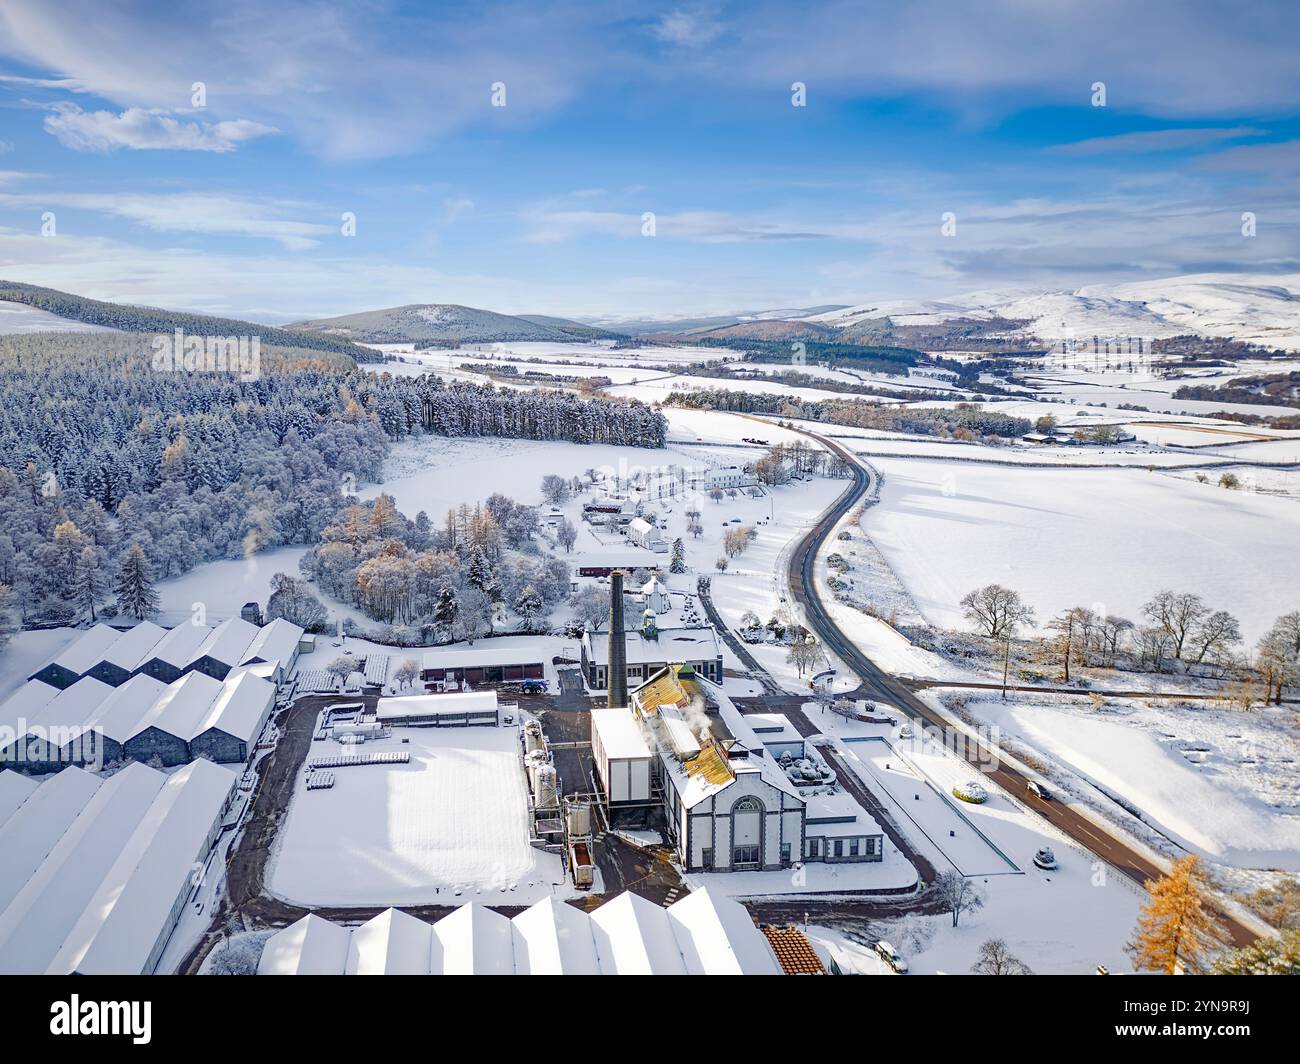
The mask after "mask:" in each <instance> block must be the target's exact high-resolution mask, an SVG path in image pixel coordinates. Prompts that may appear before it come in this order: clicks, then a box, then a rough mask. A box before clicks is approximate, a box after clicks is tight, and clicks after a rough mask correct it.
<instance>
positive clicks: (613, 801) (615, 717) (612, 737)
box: [591, 708, 654, 807]
mask: <svg viewBox="0 0 1300 1064" xmlns="http://www.w3.org/2000/svg"><path fill="white" fill-rule="evenodd" d="M591 753H592V757H593V758H594V760H595V762H596V771H597V773H598V774H599V775H600V778H601V780H602V781H603V782H604V785H605V797H606V801H607V802H608V804H609V805H610V806H611V807H617V806H627V805H645V804H646V803H648V802H649V801H650V772H651V764H652V762H653V760H654V754H653V753H652V752H651V750H650V745H649V743H647V742H646V740H645V736H644V735H643V734H642V733H641V727H640V725H639V724H638V723H637V721H636V718H634V717H633V716H632V714H631V713H629V712H628V711H627V710H626V709H625V708H615V709H593V710H592V711H591Z"/></svg>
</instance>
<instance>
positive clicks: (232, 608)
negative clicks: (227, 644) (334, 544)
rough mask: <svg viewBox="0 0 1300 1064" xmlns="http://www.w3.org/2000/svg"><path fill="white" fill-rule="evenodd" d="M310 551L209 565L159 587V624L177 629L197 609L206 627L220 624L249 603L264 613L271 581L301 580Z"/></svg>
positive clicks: (290, 550)
mask: <svg viewBox="0 0 1300 1064" xmlns="http://www.w3.org/2000/svg"><path fill="white" fill-rule="evenodd" d="M306 553H307V548H306V547H277V548H276V549H275V550H269V551H263V552H262V553H260V554H253V555H250V556H249V557H247V558H242V559H239V560H238V561H218V562H205V563H204V564H203V565H199V566H196V567H195V568H193V569H191V570H190V571H189V572H188V573H185V574H184V575H183V576H177V577H174V578H172V579H170V580H162V581H159V583H158V595H159V600H160V602H159V606H160V612H159V614H158V616H157V617H155V618H154V620H156V621H157V622H158V623H159V624H161V625H164V626H173V625H177V624H181V623H182V622H184V621H188V620H189V619H190V618H191V617H192V616H193V615H194V612H195V610H196V609H202V610H203V612H204V614H205V617H206V619H205V621H204V623H207V624H216V623H217V622H218V621H224V620H226V619H228V618H230V617H238V616H239V611H240V609H241V608H242V607H243V605H244V603H246V602H256V603H257V604H258V605H259V606H260V607H262V608H263V609H265V608H266V600H267V599H268V598H269V597H270V595H271V577H272V576H274V575H275V574H276V573H287V574H288V575H289V576H301V575H302V574H301V573H299V572H298V561H299V559H301V558H302V556H303V555H304V554H306Z"/></svg>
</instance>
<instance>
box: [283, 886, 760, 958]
mask: <svg viewBox="0 0 1300 1064" xmlns="http://www.w3.org/2000/svg"><path fill="white" fill-rule="evenodd" d="M258 974H259V975H302V974H313V975H344V974H348V975H352V974H384V975H415V974H419V975H511V974H513V975H780V974H781V967H780V965H779V964H778V963H777V960H776V955H775V954H774V953H773V952H772V949H771V947H770V946H769V945H768V941H767V939H766V938H765V937H764V935H763V934H762V932H761V931H759V929H758V928H757V927H755V926H754V923H753V921H752V920H751V919H750V917H749V914H748V913H747V912H746V911H745V908H744V906H742V905H741V904H740V903H739V902H737V901H733V900H732V899H731V898H726V897H721V896H718V895H715V894H714V893H713V892H711V891H709V890H699V891H696V892H695V893H693V894H691V895H689V896H688V897H685V898H682V899H680V900H679V901H676V902H674V903H673V904H672V905H670V906H668V908H667V909H664V908H661V907H659V906H658V905H655V904H654V903H652V902H649V901H646V900H645V899H644V898H642V897H640V896H638V895H635V894H631V893H625V894H621V895H619V896H618V897H617V898H615V899H614V900H613V901H610V902H608V903H606V904H605V905H602V906H601V907H600V908H598V909H597V910H596V911H595V912H593V913H591V914H587V913H585V912H583V911H582V910H581V909H578V908H575V907H574V906H571V905H566V904H564V903H563V902H560V901H557V900H555V899H554V898H546V899H544V900H542V901H539V902H537V903H536V904H535V905H532V906H530V907H529V908H528V909H526V910H524V911H523V912H522V913H520V914H519V915H517V916H516V917H514V919H508V918H507V917H505V916H502V915H501V914H500V913H497V912H494V911H493V910H491V909H488V908H486V907H484V906H483V905H480V904H479V903H477V902H469V903H467V904H465V905H462V906H461V907H460V908H459V909H457V910H456V911H455V912H453V913H451V914H450V915H449V916H445V917H443V918H442V919H441V920H438V921H436V922H435V923H433V924H427V923H425V922H424V921H422V920H419V919H417V918H415V917H413V916H409V915H407V914H405V913H402V912H398V911H396V910H394V909H389V910H387V911H385V912H383V913H380V914H379V915H378V916H376V917H374V918H373V919H371V920H369V921H367V922H366V923H364V924H362V925H361V926H360V927H357V928H354V929H352V930H349V929H347V928H345V927H340V926H338V925H337V924H333V923H331V922H329V921H327V920H323V919H321V918H320V917H318V916H315V915H308V916H304V917H303V918H302V919H301V920H299V921H298V922H297V923H294V924H290V925H289V926H288V927H286V928H285V929H284V930H283V931H279V932H277V933H276V934H275V935H273V936H271V938H270V939H269V940H268V941H267V943H266V947H265V948H264V949H263V951H262V959H261V962H260V964H259V966H258Z"/></svg>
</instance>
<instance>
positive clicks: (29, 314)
mask: <svg viewBox="0 0 1300 1064" xmlns="http://www.w3.org/2000/svg"><path fill="white" fill-rule="evenodd" d="M116 331H117V330H115V329H109V328H106V327H104V326H102V325H87V324H86V323H85V322H81V321H73V320H72V319H70V318H60V317H59V316H58V315H57V314H51V313H50V312H49V311H48V310H39V309H38V308H36V307H29V306H28V305H27V304H26V303H11V302H9V301H8V300H0V336H12V335H14V334H21V333H40V332H78V333H83V332H116Z"/></svg>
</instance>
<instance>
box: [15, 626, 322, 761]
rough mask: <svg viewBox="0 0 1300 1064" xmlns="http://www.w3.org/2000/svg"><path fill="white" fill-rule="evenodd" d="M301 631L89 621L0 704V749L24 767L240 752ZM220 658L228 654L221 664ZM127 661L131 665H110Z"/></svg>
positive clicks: (229, 757)
mask: <svg viewBox="0 0 1300 1064" xmlns="http://www.w3.org/2000/svg"><path fill="white" fill-rule="evenodd" d="M241 625H242V626H243V627H242V628H241V627H238V626H241ZM101 629H102V630H103V631H101ZM104 631H107V632H112V633H113V636H114V638H113V639H112V640H111V641H108V640H106V638H105V637H104V634H103V632H104ZM178 633H179V635H178ZM245 637H247V639H246V640H245ZM301 637H302V629H300V628H298V627H297V626H296V625H292V624H289V623H288V622H286V621H283V620H276V621H272V622H271V623H270V624H268V625H265V626H264V627H263V628H261V629H258V628H257V627H256V626H254V625H250V624H248V623H247V622H246V621H237V622H226V623H225V624H224V625H219V626H218V627H217V628H215V629H213V628H207V627H204V626H195V625H188V624H187V625H182V626H180V627H178V628H174V629H172V631H170V632H167V631H165V630H164V629H162V628H159V627H158V626H157V625H152V624H149V623H147V622H146V623H145V624H141V625H137V626H136V627H135V628H132V629H131V630H129V631H127V632H124V633H123V632H115V631H114V630H113V629H110V628H106V626H104V625H98V626H96V628H92V629H90V630H89V631H88V632H86V633H84V634H83V635H82V636H81V638H80V639H78V640H77V641H75V642H74V643H73V644H72V645H71V647H69V648H68V649H66V650H65V651H63V652H61V653H60V654H59V655H58V657H57V658H56V659H55V660H54V661H52V662H50V663H49V664H48V665H46V666H45V667H44V668H42V669H41V670H39V671H38V672H37V673H36V674H35V677H44V678H43V679H41V678H33V679H31V680H29V681H28V682H27V683H26V684H25V685H24V686H23V687H21V688H19V689H18V690H17V691H15V692H14V693H13V694H12V695H10V696H9V698H7V699H6V700H5V701H4V702H3V703H2V704H0V757H3V759H4V763H5V764H8V765H10V766H12V767H15V768H24V769H26V770H28V771H32V772H52V771H56V770H58V769H59V768H62V767H64V766H66V765H92V766H102V765H106V764H110V763H112V762H115V761H120V760H123V759H131V760H136V761H151V760H152V759H153V758H155V757H157V758H158V759H159V760H160V761H161V763H162V764H163V765H164V766H166V767H172V766H175V765H182V764H185V763H186V762H188V761H191V760H193V759H194V758H197V757H205V758H208V759H209V760H212V761H219V762H227V763H229V762H240V761H246V760H247V759H248V757H249V755H250V754H251V752H252V750H253V746H254V745H255V743H256V740H257V736H258V735H259V734H260V733H261V731H262V729H263V728H264V727H265V726H266V722H267V720H268V719H269V717H270V714H271V711H272V709H273V708H274V705H275V695H276V681H277V679H283V678H284V677H285V676H286V675H287V674H288V672H289V670H291V669H292V667H293V664H294V662H295V661H296V660H297V655H298V646H299V641H300V639H301ZM69 651H73V653H69ZM225 658H231V659H233V660H234V664H233V665H232V666H230V667H228V668H224V659H225ZM178 662H179V663H180V664H178ZM132 663H133V664H134V668H135V672H134V673H132V674H130V675H127V676H125V677H123V675H122V673H121V672H119V671H113V670H114V669H119V670H125V669H126V668H127V666H128V665H130V664H132ZM218 663H220V664H221V665H222V666H223V667H218ZM77 669H80V670H82V672H81V675H79V676H76V677H73V678H71V679H69V678H70V677H72V673H73V672H74V671H75V670H77ZM216 672H220V673H221V677H220V678H218V677H216V676H214V675H213V674H214V673H216ZM167 677H171V679H170V680H168V679H166V678H167ZM52 679H54V680H58V681H59V683H58V684H55V683H52V682H50V681H51V680H52Z"/></svg>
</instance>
